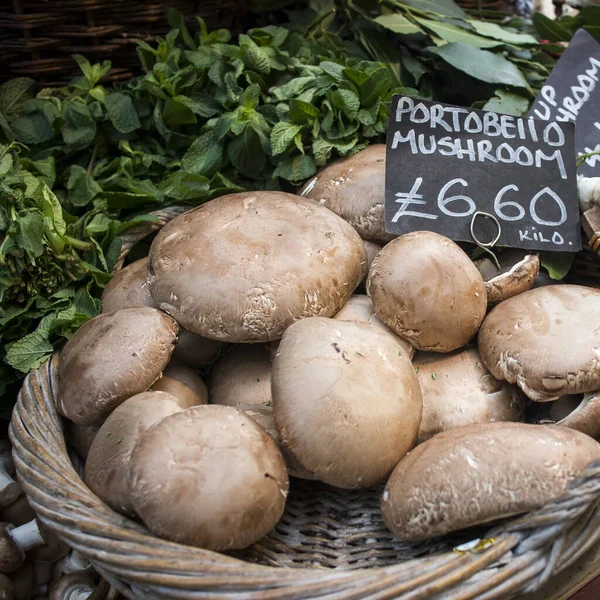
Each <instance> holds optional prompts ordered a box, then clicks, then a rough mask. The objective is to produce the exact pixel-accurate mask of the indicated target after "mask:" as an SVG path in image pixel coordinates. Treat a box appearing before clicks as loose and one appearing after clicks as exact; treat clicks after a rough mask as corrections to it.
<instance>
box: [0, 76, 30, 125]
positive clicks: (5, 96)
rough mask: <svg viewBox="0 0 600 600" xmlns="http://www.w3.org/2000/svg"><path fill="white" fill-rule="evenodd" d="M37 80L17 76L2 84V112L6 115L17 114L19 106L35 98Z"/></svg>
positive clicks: (0, 94)
mask: <svg viewBox="0 0 600 600" xmlns="http://www.w3.org/2000/svg"><path fill="white" fill-rule="evenodd" d="M34 91H35V81H34V80H33V79H30V78H29V77H15V78H14V79H9V80H8V81H7V82H6V83H3V84H2V85H0V112H1V113H3V114H4V116H5V117H11V116H16V115H17V114H18V112H19V106H20V105H21V104H22V103H23V102H24V101H25V100H27V99H28V98H33V94H34Z"/></svg>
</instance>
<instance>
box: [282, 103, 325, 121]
mask: <svg viewBox="0 0 600 600" xmlns="http://www.w3.org/2000/svg"><path fill="white" fill-rule="evenodd" d="M289 116H290V120H291V121H292V122H295V123H299V124H301V125H303V124H305V123H311V122H312V121H313V119H315V118H316V117H318V116H319V109H318V108H317V107H316V106H313V105H312V104H309V103H308V102H304V101H303V100H297V99H292V100H290V114H289Z"/></svg>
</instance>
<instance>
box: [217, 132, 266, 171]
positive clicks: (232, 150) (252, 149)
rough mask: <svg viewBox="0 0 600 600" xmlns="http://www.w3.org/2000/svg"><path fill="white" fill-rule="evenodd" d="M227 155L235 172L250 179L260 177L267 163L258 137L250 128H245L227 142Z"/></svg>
mask: <svg viewBox="0 0 600 600" xmlns="http://www.w3.org/2000/svg"><path fill="white" fill-rule="evenodd" d="M227 155H228V156H229V160H230V161H231V164H232V165H233V166H234V167H235V169H236V170H237V171H239V172H240V173H241V174H242V175H246V176H247V177H252V178H256V177H260V175H261V174H262V172H263V169H264V167H265V164H266V161H267V156H266V154H265V153H264V151H263V149H262V145H261V143H260V140H259V139H258V135H257V134H256V132H255V131H254V129H252V128H251V127H246V128H245V129H244V131H243V132H242V133H241V134H240V135H238V136H237V137H236V138H234V139H233V140H231V142H229V145H228V147H227Z"/></svg>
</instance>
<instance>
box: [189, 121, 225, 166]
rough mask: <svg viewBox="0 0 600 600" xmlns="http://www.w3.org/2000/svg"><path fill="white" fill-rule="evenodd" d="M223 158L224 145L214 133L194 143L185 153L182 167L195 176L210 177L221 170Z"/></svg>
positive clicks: (205, 135)
mask: <svg viewBox="0 0 600 600" xmlns="http://www.w3.org/2000/svg"><path fill="white" fill-rule="evenodd" d="M222 157H223V145H222V143H221V142H219V141H218V140H217V138H216V137H215V134H214V133H213V132H212V131H209V132H208V133H205V134H204V135H202V136H200V137H199V138H198V139H196V140H195V141H194V143H193V144H192V145H191V146H190V148H189V150H188V151H187V152H186V153H185V155H184V157H183V159H182V161H181V166H182V167H183V169H184V171H188V172H189V173H193V174H194V175H204V176H209V175H211V174H213V173H214V172H215V171H217V170H218V169H219V166H220V164H221V160H222Z"/></svg>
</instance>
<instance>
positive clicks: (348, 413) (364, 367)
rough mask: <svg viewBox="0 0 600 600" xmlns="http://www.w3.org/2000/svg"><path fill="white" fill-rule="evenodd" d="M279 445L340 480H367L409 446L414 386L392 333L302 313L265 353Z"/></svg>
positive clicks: (415, 409) (376, 478) (346, 484)
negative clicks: (271, 356) (269, 359)
mask: <svg viewBox="0 0 600 600" xmlns="http://www.w3.org/2000/svg"><path fill="white" fill-rule="evenodd" d="M271 386H272V391H273V408H274V411H275V424H276V426H277V430H278V431H279V435H280V438H281V441H282V443H283V445H284V446H285V448H286V450H287V451H288V452H289V454H290V455H292V456H293V457H294V458H295V459H296V460H297V461H298V463H300V465H302V467H303V468H304V469H306V470H307V471H308V472H310V473H314V475H315V476H316V477H318V478H319V479H321V480H322V481H324V482H325V483H328V484H330V485H334V486H337V487H341V488H347V489H352V488H361V487H369V486H371V485H375V484H377V483H379V482H381V481H384V480H385V478H386V477H387V476H388V475H389V474H390V473H391V471H392V469H393V468H394V467H395V466H396V464H397V463H398V461H399V460H400V459H401V458H402V457H403V456H404V455H405V454H406V452H408V450H410V448H411V447H412V446H413V444H414V442H415V439H416V436H417V432H418V429H419V422H420V420H421V407H422V402H421V390H420V388H419V382H418V381H417V378H416V375H415V372H414V369H413V366H412V364H411V362H410V360H409V359H408V357H407V356H406V354H405V353H404V352H403V351H402V350H401V349H400V347H399V346H398V343H397V342H396V341H395V340H394V338H393V337H392V336H390V335H388V334H383V333H380V332H379V331H378V330H377V329H375V328H373V327H372V326H369V325H366V324H364V323H353V322H350V321H336V320H334V319H326V318H323V317H315V318H312V319H305V320H303V321H299V322H298V323H295V324H294V325H292V326H291V327H290V328H289V329H287V330H286V332H285V333H284V334H283V338H282V340H281V344H280V346H279V351H278V353H277V356H276V357H275V360H274V361H273V376H272V382H271Z"/></svg>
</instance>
